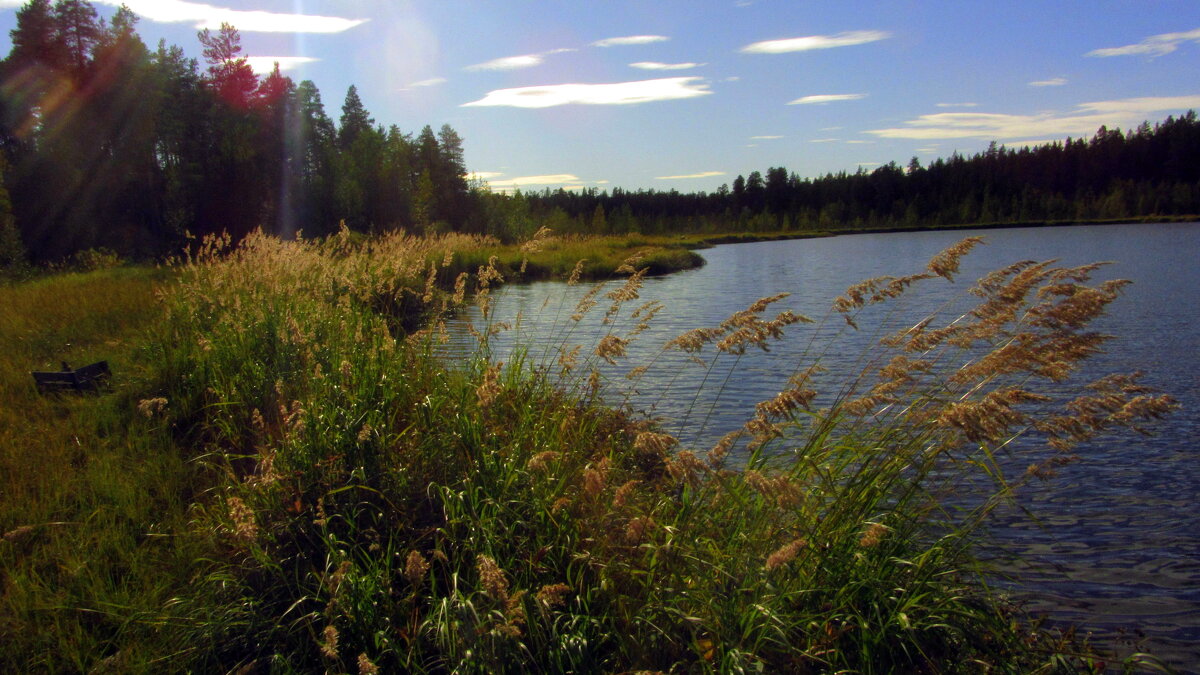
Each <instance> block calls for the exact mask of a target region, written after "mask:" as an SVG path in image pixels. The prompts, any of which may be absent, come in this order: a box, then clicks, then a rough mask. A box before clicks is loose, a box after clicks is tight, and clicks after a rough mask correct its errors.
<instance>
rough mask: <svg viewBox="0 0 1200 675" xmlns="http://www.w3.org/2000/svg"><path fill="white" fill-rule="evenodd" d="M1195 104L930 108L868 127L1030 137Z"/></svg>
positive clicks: (1148, 101) (1185, 99)
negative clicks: (1029, 110) (1036, 109)
mask: <svg viewBox="0 0 1200 675" xmlns="http://www.w3.org/2000/svg"><path fill="white" fill-rule="evenodd" d="M1190 108H1200V95H1193V96H1146V97H1140V98H1126V99H1118V100H1112V101H1093V102H1090V103H1081V104H1080V105H1078V106H1076V109H1075V110H1073V111H1070V112H1066V113H1055V112H1042V113H1037V114H1034V115H1005V114H997V113H935V114H932V115H921V116H920V117H918V118H916V119H914V120H909V121H907V122H905V123H904V126H902V127H894V128H889V129H872V130H870V131H868V132H867V133H869V134H874V135H876V136H879V137H881V138H914V139H931V138H993V139H1004V138H1030V137H1034V138H1037V137H1041V136H1058V135H1062V136H1066V135H1083V134H1090V133H1093V132H1095V131H1096V129H1098V128H1099V127H1100V126H1101V125H1105V126H1109V127H1117V126H1126V127H1130V126H1133V125H1136V124H1137V123H1139V122H1141V121H1142V120H1143V119H1145V117H1146V116H1147V115H1150V114H1151V113H1161V112H1168V111H1175V110H1187V109H1190Z"/></svg>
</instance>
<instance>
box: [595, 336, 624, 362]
mask: <svg viewBox="0 0 1200 675" xmlns="http://www.w3.org/2000/svg"><path fill="white" fill-rule="evenodd" d="M628 344H629V340H623V339H621V338H619V337H617V336H616V335H605V336H604V337H602V338H600V342H599V343H597V344H596V352H595V353H596V356H599V357H600V358H602V359H604V360H605V361H608V362H609V363H610V364H616V362H617V361H616V360H617V359H619V358H621V357H622V356H625V347H626V345H628Z"/></svg>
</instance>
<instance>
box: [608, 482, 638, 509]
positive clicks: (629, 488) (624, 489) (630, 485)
mask: <svg viewBox="0 0 1200 675" xmlns="http://www.w3.org/2000/svg"><path fill="white" fill-rule="evenodd" d="M641 482H642V481H640V480H637V479H634V480H630V481H627V482H625V484H623V485H622V486H621V487H619V488H617V491H616V492H614V493H613V506H614V507H616V508H621V507H622V506H625V504H626V503H627V502H628V501H629V497H630V495H632V494H633V490H634V488H636V487H637V486H638V484H639V483H641Z"/></svg>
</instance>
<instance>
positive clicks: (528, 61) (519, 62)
mask: <svg viewBox="0 0 1200 675" xmlns="http://www.w3.org/2000/svg"><path fill="white" fill-rule="evenodd" d="M573 51H575V50H574V49H551V50H550V51H546V52H538V53H537V54H521V55H519V56H502V57H500V58H498V59H492V60H491V61H484V62H483V63H476V64H473V65H470V66H467V67H465V68H463V70H470V71H477V70H520V69H522V68H532V67H534V66H540V65H542V64H543V63H545V62H546V57H547V56H552V55H554V54H562V53H563V52H573Z"/></svg>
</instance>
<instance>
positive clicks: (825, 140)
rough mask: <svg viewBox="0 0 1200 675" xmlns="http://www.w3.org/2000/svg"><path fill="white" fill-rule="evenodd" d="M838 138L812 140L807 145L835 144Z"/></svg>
mask: <svg viewBox="0 0 1200 675" xmlns="http://www.w3.org/2000/svg"><path fill="white" fill-rule="evenodd" d="M840 140H841V139H840V138H814V139H812V140H811V141H809V143H836V142H838V141H840Z"/></svg>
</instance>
